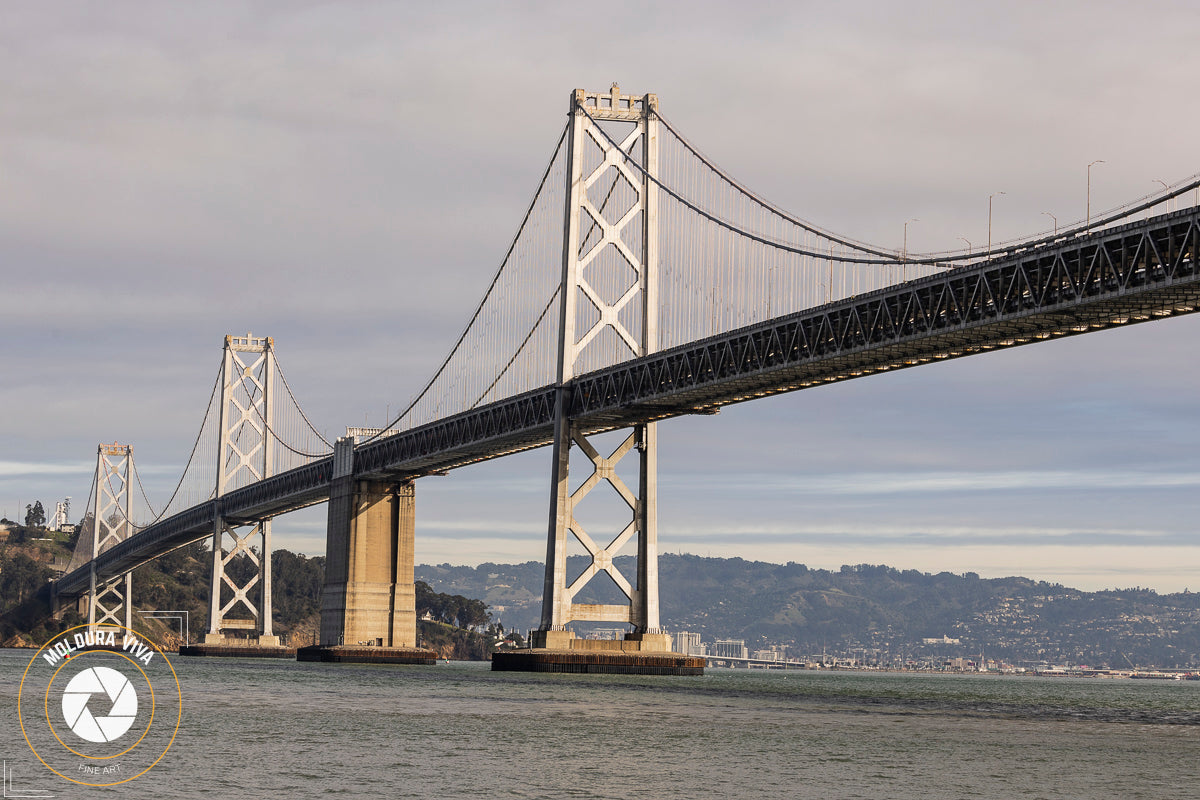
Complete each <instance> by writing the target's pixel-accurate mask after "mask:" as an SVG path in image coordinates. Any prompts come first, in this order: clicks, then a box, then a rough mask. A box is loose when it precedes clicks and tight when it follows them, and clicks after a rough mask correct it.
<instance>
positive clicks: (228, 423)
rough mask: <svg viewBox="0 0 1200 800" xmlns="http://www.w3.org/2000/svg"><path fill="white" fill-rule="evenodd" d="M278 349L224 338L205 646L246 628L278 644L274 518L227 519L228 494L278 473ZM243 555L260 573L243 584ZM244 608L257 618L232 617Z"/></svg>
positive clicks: (252, 339)
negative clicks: (233, 569)
mask: <svg viewBox="0 0 1200 800" xmlns="http://www.w3.org/2000/svg"><path fill="white" fill-rule="evenodd" d="M274 347H275V342H274V340H273V339H271V338H270V337H263V336H254V335H253V334H250V333H247V334H246V335H245V336H226V337H225V358H224V361H223V362H222V367H221V401H220V402H221V406H220V412H219V414H218V426H219V427H218V437H219V442H218V447H217V483H216V494H217V502H216V509H217V510H216V514H215V516H214V519H213V544H212V547H213V565H212V587H211V595H210V606H209V616H208V619H209V622H208V632H207V633H205V635H204V643H205V644H223V643H224V642H225V636H224V633H223V631H225V630H231V629H243V630H251V631H253V632H254V633H256V634H257V635H258V644H259V645H262V646H268V647H269V646H277V645H279V638H278V637H277V636H275V634H274V631H273V628H272V621H271V616H272V609H271V520H270V519H269V518H268V519H260V520H233V519H227V518H226V517H224V516H223V515H222V513H221V497H222V496H223V495H225V494H226V493H227V492H229V491H231V490H233V489H236V488H238V487H240V486H243V485H245V484H247V483H250V482H252V481H259V480H262V479H263V478H267V477H270V476H271V474H272V470H273V468H274V463H273V459H272V453H273V448H272V445H271V439H272V428H273V426H274V424H275V414H274V412H275V398H274V396H273V393H272V387H273V385H274V379H275V351H274ZM242 529H244V530H242ZM226 537H228V538H229V539H230V540H231V549H230V550H229V552H228V553H225V552H224V547H225V541H226ZM255 537H257V540H258V541H257V544H258V545H259V546H258V549H257V551H256V550H255V549H253V545H254V544H255V541H254V540H255ZM239 556H242V557H245V558H247V559H249V560H250V562H251V564H253V566H254V567H255V571H254V572H253V573H252V574H251V575H249V576H248V577H247V578H245V580H244V582H242V583H240V584H239V582H238V581H237V580H236V578H235V577H234V576H232V575H230V574H229V566H230V563H231V562H232V561H233V559H234V558H237V557H239ZM256 585H257V586H258V587H259V592H258V602H257V603H253V602H251V600H250V596H249V592H250V590H251V589H253V588H254V587H255V586H256ZM226 589H227V590H228V592H226ZM225 595H228V600H226V599H225ZM239 606H241V607H244V608H245V609H247V610H248V611H249V613H250V614H251V616H252V617H253V619H245V618H241V619H236V618H233V617H230V616H227V615H228V614H229V613H230V612H231V611H233V610H234V609H235V608H238V607H239Z"/></svg>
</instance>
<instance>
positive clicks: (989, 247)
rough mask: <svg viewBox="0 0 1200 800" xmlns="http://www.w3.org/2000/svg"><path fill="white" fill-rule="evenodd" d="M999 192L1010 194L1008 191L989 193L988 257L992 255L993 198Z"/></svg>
mask: <svg viewBox="0 0 1200 800" xmlns="http://www.w3.org/2000/svg"><path fill="white" fill-rule="evenodd" d="M998 194H1008V193H1007V192H992V193H991V194H989V195H988V249H987V254H988V258H991V257H992V198H993V197H995V196H996V195H998Z"/></svg>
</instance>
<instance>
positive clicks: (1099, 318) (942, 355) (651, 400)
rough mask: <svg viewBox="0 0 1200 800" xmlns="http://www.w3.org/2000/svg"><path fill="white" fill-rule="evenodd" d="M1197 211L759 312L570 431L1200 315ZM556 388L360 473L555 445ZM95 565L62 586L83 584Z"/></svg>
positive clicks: (592, 405)
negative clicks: (768, 316) (815, 303)
mask: <svg viewBox="0 0 1200 800" xmlns="http://www.w3.org/2000/svg"><path fill="white" fill-rule="evenodd" d="M1198 220H1200V209H1197V208H1189V209H1182V210H1180V211H1176V212H1173V213H1170V214H1164V215H1159V216H1155V217H1151V218H1149V219H1145V220H1139V221H1137V222H1132V223H1129V224H1127V225H1124V226H1120V227H1114V228H1107V229H1105V230H1102V231H1098V232H1095V233H1092V234H1089V235H1086V236H1079V237H1074V238H1071V239H1064V240H1062V241H1059V242H1056V243H1054V244H1050V245H1045V246H1039V247H1037V248H1032V249H1030V250H1028V251H1024V252H1020V253H1017V254H1014V255H1012V256H1005V257H1003V258H997V259H994V260H991V261H986V262H981V263H979V264H972V265H969V266H966V267H959V268H955V269H952V270H948V271H946V272H944V273H940V274H937V275H931V276H928V277H925V278H921V279H918V280H914V281H910V282H908V283H904V284H901V285H899V286H896V287H889V288H886V289H880V290H877V291H874V292H870V293H867V294H864V295H859V296H856V297H853V298H847V299H846V300H842V301H838V302H836V303H830V304H827V305H824V306H821V307H819V308H815V309H811V310H809V311H803V312H799V313H796V314H790V315H787V316H784V317H779V318H776V319H772V320H768V321H766V322H763V323H759V324H757V325H753V326H749V327H746V328H742V329H740V330H736V331H732V332H729V333H726V334H721V335H718V336H713V337H710V338H708V339H704V340H701V341H697V342H693V343H690V344H687V345H682V346H679V347H675V348H672V349H670V350H663V351H660V352H656V353H651V354H650V355H648V356H644V357H641V358H637V359H632V360H630V361H627V362H625V363H622V364H618V365H616V366H613V367H609V368H606V369H601V370H596V371H595V372H591V373H588V374H585V375H581V376H577V377H576V378H574V379H573V380H572V381H571V382H570V383H569V384H568V385H567V386H565V387H563V389H562V391H563V392H565V393H566V395H567V397H566V398H565V402H566V403H567V407H568V413H569V415H570V417H571V419H572V420H573V422H574V424H575V425H576V426H577V429H578V430H581V431H583V432H585V433H588V434H590V433H594V432H597V431H602V430H611V429H615V428H622V427H629V426H631V425H635V424H638V423H639V422H646V421H653V420H660V419H667V418H670V417H675V416H680V415H685V414H694V413H706V412H711V411H713V410H716V409H717V408H719V407H720V406H722V405H727V404H730V403H736V402H741V401H744V400H751V399H754V398H755V397H762V396H766V395H771V394H778V393H781V392H789V391H795V390H798V389H804V388H809V387H812V386H817V385H821V384H824V383H829V382H833V381H839V380H847V379H851V378H856V377H861V376H863V375H869V374H873V373H875V372H883V371H887V370H892V369H901V368H906V367H911V366H918V365H920V364H926V363H930V362H932V361H937V360H943V359H947V358H957V357H961V356H967V355H973V354H976V353H980V352H986V351H989V350H994V349H1001V348H1005V347H1014V346H1019V345H1022V344H1028V343H1030V342H1036V341H1040V340H1042V339H1046V338H1058V337H1062V336H1074V335H1079V334H1082V333H1085V332H1091V331H1096V330H1103V329H1107V328H1112V327H1118V326H1120V325H1128V324H1135V323H1139V322H1145V321H1149V320H1153V319H1159V318H1163V317H1171V316H1179V315H1182V314H1189V313H1193V312H1194V311H1196V310H1197V309H1200V272H1198V271H1197V266H1196V251H1197V241H1198V240H1200V229H1198ZM558 396H559V389H558V388H557V387H554V386H545V387H542V388H539V389H535V390H531V391H529V392H526V393H525V394H522V395H517V396H515V397H511V398H506V399H504V400H498V401H496V402H493V403H489V404H487V405H483V406H480V407H478V408H475V409H472V410H470V411H466V412H463V413H460V414H456V415H454V416H452V417H447V418H446V419H443V420H438V421H436V422H431V423H428V424H426V425H423V426H421V427H418V428H414V429H412V430H408V431H404V432H402V433H398V434H396V435H394V436H389V437H386V438H383V439H379V440H376V441H374V442H370V443H367V444H364V445H360V446H359V447H357V448H356V449H355V452H354V470H355V476H356V477H361V478H363V479H371V480H380V479H394V480H402V479H411V478H415V477H419V476H420V475H423V474H428V473H430V472H435V471H444V470H448V469H455V468H457V467H461V466H465V465H467V464H472V463H475V462H478V461H484V460H487V459H490V458H496V457H499V456H503V455H508V454H510V453H514V452H518V451H521V450H527V449H530V448H535V447H543V446H546V445H548V444H550V443H551V442H552V441H553V433H554V412H555V406H556V398H557V397H558ZM332 465H333V461H332V459H331V458H326V459H322V460H320V461H316V462H313V463H311V464H308V465H305V466H302V467H297V468H296V469H292V470H289V471H287V472H284V473H281V474H279V475H275V476H271V477H268V478H266V479H264V480H262V481H259V482H256V483H254V484H251V485H249V486H245V487H242V488H240V489H234V490H232V491H230V492H228V493H227V494H225V495H224V496H223V497H222V498H221V500H220V507H221V512H220V513H221V514H222V515H224V517H225V518H226V519H229V520H239V521H250V520H254V519H262V518H264V517H267V516H272V515H276V514H281V513H285V512H287V511H292V510H295V509H298V508H303V507H305V506H308V505H312V504H314V503H319V502H323V501H325V500H326V499H328V497H329V483H330V478H331V475H332ZM217 505H218V503H217V501H215V500H214V501H208V502H206V503H203V504H201V505H198V506H194V507H192V508H189V509H186V510H184V511H182V512H180V513H178V514H176V515H174V516H172V517H169V518H167V519H164V520H161V521H159V522H158V523H156V524H155V525H152V526H149V527H148V528H146V529H145V530H144V531H141V532H139V533H138V534H136V535H135V536H133V537H130V538H129V539H127V540H125V541H123V542H121V543H120V544H117V545H115V546H113V547H112V548H110V549H109V550H107V551H105V552H104V553H101V554H100V555H99V556H98V557H97V558H95V559H94V561H93V564H94V566H95V569H96V570H97V575H99V576H101V577H103V578H108V577H111V576H114V575H120V574H122V573H124V572H127V571H128V570H130V569H133V568H134V567H136V566H137V565H138V564H141V563H144V562H146V561H149V560H152V559H154V558H157V557H158V556H161V555H163V554H165V553H167V552H170V551H171V550H173V549H175V548H176V547H179V546H181V545H184V544H187V543H189V542H194V541H198V540H200V539H203V538H206V537H209V536H212V524H213V523H212V520H213V518H214V515H215V513H216V508H217ZM88 576H89V566H84V567H81V568H80V569H78V570H75V571H74V572H72V573H70V574H68V575H65V576H63V577H62V578H61V579H59V581H58V582H57V583H56V585H55V588H56V591H57V592H58V594H59V595H60V596H64V597H71V596H76V595H79V594H82V593H85V592H86V591H87V588H88Z"/></svg>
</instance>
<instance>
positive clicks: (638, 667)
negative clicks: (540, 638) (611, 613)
mask: <svg viewBox="0 0 1200 800" xmlns="http://www.w3.org/2000/svg"><path fill="white" fill-rule="evenodd" d="M492 670H493V671H496V672H570V673H587V674H605V673H606V674H612V675H703V674H704V657H703V656H685V655H683V654H682V653H670V652H662V651H658V652H648V651H636V650H635V651H628V652H619V651H614V650H584V649H567V650H549V649H544V648H533V649H529V650H508V651H504V652H498V653H494V654H493V655H492Z"/></svg>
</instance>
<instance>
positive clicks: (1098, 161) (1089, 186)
mask: <svg viewBox="0 0 1200 800" xmlns="http://www.w3.org/2000/svg"><path fill="white" fill-rule="evenodd" d="M1103 163H1105V162H1104V159H1096V160H1095V161H1093V162H1092V163H1091V164H1088V167H1087V217H1086V218H1085V221H1084V223H1083V225H1084V227H1085V228H1090V227H1092V167H1093V166H1095V165H1096V164H1103Z"/></svg>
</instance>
